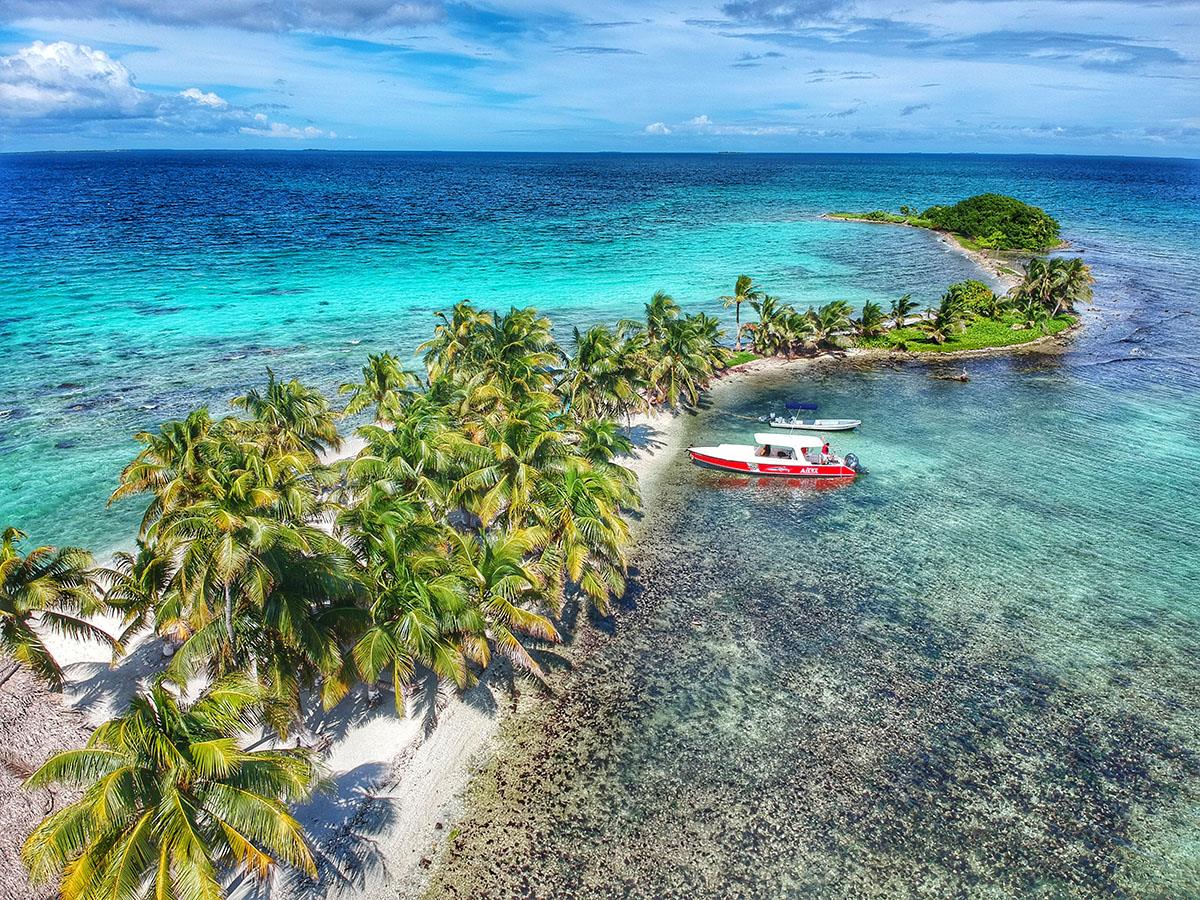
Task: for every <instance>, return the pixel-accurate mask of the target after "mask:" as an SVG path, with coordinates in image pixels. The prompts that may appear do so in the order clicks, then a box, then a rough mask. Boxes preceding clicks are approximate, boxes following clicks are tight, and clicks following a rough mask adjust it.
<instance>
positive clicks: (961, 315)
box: [920, 291, 966, 344]
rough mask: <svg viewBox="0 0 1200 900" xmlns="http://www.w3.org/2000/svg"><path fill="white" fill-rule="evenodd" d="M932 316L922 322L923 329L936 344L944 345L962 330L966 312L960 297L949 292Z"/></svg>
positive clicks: (932, 311)
mask: <svg viewBox="0 0 1200 900" xmlns="http://www.w3.org/2000/svg"><path fill="white" fill-rule="evenodd" d="M930 313H931V314H930V316H929V318H928V319H926V320H925V321H923V322H921V326H920V327H921V329H922V330H923V331H924V332H925V334H926V336H928V338H929V339H930V340H931V341H933V342H934V343H935V344H944V343H946V341H948V340H950V338H951V337H953V336H954V335H955V334H956V333H957V332H958V331H960V330H961V329H962V326H963V321H964V320H965V318H966V311H965V310H964V309H963V306H962V302H961V300H960V299H959V297H958V295H957V294H955V293H954V292H952V291H947V292H946V293H945V294H943V295H942V300H941V303H939V304H938V307H937V309H935V310H931V311H930Z"/></svg>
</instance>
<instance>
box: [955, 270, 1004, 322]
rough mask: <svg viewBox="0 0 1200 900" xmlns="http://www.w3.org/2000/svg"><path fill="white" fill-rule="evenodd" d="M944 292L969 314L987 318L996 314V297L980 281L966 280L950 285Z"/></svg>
mask: <svg viewBox="0 0 1200 900" xmlns="http://www.w3.org/2000/svg"><path fill="white" fill-rule="evenodd" d="M946 292H947V293H948V294H951V295H953V296H954V299H955V300H956V301H957V302H958V303H959V304H960V305H961V306H962V308H963V309H965V310H967V311H968V312H970V313H974V314H975V315H977V316H989V317H990V316H994V315H995V314H996V311H997V308H998V302H997V298H996V295H995V293H994V292H993V291H992V289H991V288H990V287H988V286H987V285H986V284H984V283H983V282H982V281H977V280H976V279H974V278H968V279H967V280H966V281H960V282H958V283H956V284H952V285H950V287H948V288H946Z"/></svg>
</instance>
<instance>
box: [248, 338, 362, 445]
mask: <svg viewBox="0 0 1200 900" xmlns="http://www.w3.org/2000/svg"><path fill="white" fill-rule="evenodd" d="M385 356H386V354H385ZM368 368H369V366H368ZM365 377H366V370H364V378H365ZM353 402H354V401H353V400H352V401H351V403H353ZM231 403H232V404H233V405H234V406H235V407H237V408H239V409H244V410H246V411H247V412H249V413H250V415H251V416H252V417H253V419H254V421H255V422H256V423H257V424H258V425H259V426H261V427H262V429H263V431H264V433H265V435H266V438H267V441H268V443H270V444H271V445H272V446H275V447H278V448H279V449H280V450H283V451H285V452H286V451H297V450H302V451H304V452H306V453H311V454H312V455H313V456H319V455H320V454H321V453H323V452H325V451H327V450H337V449H338V448H339V447H341V445H342V439H341V436H340V435H339V434H338V428H337V422H336V420H335V419H334V415H333V411H332V410H330V408H329V401H328V400H326V399H325V395H324V394H322V393H321V392H320V391H318V390H316V389H315V388H310V387H307V386H305V385H303V384H301V383H300V382H299V381H297V380H296V379H294V378H293V379H292V380H291V381H279V380H278V379H276V378H275V373H274V372H273V371H272V370H271V369H269V368H268V369H267V387H266V390H264V391H259V390H257V389H251V390H249V391H247V392H246V393H245V394H243V395H242V396H240V397H234V398H233V400H232V401H231Z"/></svg>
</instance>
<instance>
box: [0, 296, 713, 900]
mask: <svg viewBox="0 0 1200 900" xmlns="http://www.w3.org/2000/svg"><path fill="white" fill-rule="evenodd" d="M720 338H721V331H720V328H719V326H718V323H717V321H716V319H714V318H712V317H709V316H706V315H702V314H701V315H691V316H688V315H684V314H683V313H682V311H681V310H680V308H679V306H678V304H676V303H675V301H674V300H672V299H671V298H670V297H669V296H667V295H666V294H663V293H658V294H655V295H654V297H653V298H652V299H651V301H650V303H648V304H647V305H646V315H645V319H644V321H639V322H631V321H626V322H622V323H620V324H619V325H618V326H617V327H616V328H606V327H604V326H596V327H593V328H591V329H589V330H587V331H584V332H580V331H579V330H578V329H576V331H575V333H574V340H573V346H572V347H571V348H570V350H569V351H565V350H563V349H561V348H560V347H559V345H558V344H557V343H556V342H555V340H554V338H553V336H552V332H551V323H550V321H549V320H548V319H547V318H545V317H544V316H542V315H539V314H538V313H537V311H536V310H534V309H533V308H526V309H512V310H510V311H509V312H507V313H504V314H500V313H495V312H488V311H485V310H482V309H479V308H477V307H475V306H473V305H472V304H471V303H469V302H463V303H459V304H458V305H456V306H455V307H453V309H451V310H449V311H447V312H444V313H439V314H438V324H437V326H436V328H435V330H434V334H433V336H432V337H431V338H430V340H428V341H426V342H425V343H424V344H423V345H422V346H421V348H420V349H419V352H421V353H422V354H423V361H424V365H425V372H424V373H423V374H422V375H418V374H416V373H414V372H412V371H409V370H408V369H406V368H405V366H404V365H403V363H402V362H401V361H400V360H399V359H398V358H397V357H395V356H394V355H392V354H389V353H381V354H377V355H371V356H370V357H369V358H368V360H367V363H366V365H365V366H364V367H363V369H362V377H361V380H359V381H357V382H354V383H350V384H345V385H343V386H342V388H341V392H342V393H343V394H344V395H346V397H347V402H346V405H345V407H344V408H343V409H342V410H340V411H336V410H334V409H333V408H332V407H331V405H330V403H329V401H328V400H327V399H326V398H325V397H324V396H323V395H322V394H321V393H320V392H319V391H317V390H314V389H313V388H310V387H308V386H306V385H303V384H301V383H300V382H298V381H295V380H292V381H284V380H281V379H278V378H276V377H275V375H274V373H272V372H268V379H267V383H266V385H265V386H264V387H263V388H262V389H258V390H252V391H249V392H248V393H246V394H245V395H243V396H241V397H238V398H235V399H234V401H233V406H234V407H235V409H236V410H238V411H239V413H240V414H239V415H229V416H226V417H223V418H215V417H213V416H212V415H211V414H210V412H209V411H208V410H207V409H203V408H202V409H198V410H196V411H194V412H192V413H191V414H189V415H188V416H187V417H186V418H184V419H182V420H179V421H173V422H168V423H166V424H164V425H163V426H161V428H159V429H158V430H157V431H154V432H143V433H141V434H138V435H137V440H138V442H139V443H140V444H141V445H142V449H141V451H140V452H139V453H138V454H137V456H136V458H135V459H134V460H133V461H132V462H131V463H130V464H129V465H128V466H127V467H126V468H125V469H124V471H123V472H122V473H121V476H120V481H119V485H118V487H117V489H116V490H115V491H114V492H113V495H112V502H115V501H119V500H123V499H125V498H130V497H143V498H145V499H146V508H145V512H144V515H143V516H142V520H141V525H140V528H139V533H138V537H137V542H136V548H135V549H134V550H133V551H131V552H126V553H120V554H117V556H116V558H115V560H114V562H113V563H112V565H111V566H109V567H106V568H96V567H95V566H94V564H93V562H92V560H91V558H90V557H89V556H88V555H87V554H86V553H85V552H83V551H81V550H77V549H65V550H53V549H51V548H39V549H36V550H33V551H31V552H29V553H28V554H22V553H21V552H20V548H19V547H18V542H19V541H20V539H21V537H22V535H21V534H20V532H17V531H15V530H12V529H10V530H9V531H6V532H5V533H4V538H3V544H2V547H0V649H3V650H5V651H7V652H8V654H9V655H10V656H11V657H12V659H13V660H14V664H24V665H28V666H29V667H30V668H32V669H33V670H34V671H36V672H38V673H39V674H41V675H42V676H43V677H45V678H46V680H47V681H48V682H50V683H51V684H52V685H54V686H61V684H62V681H63V673H62V671H61V670H60V669H59V668H58V665H57V663H56V662H55V661H54V659H53V656H52V655H51V654H50V653H49V652H48V651H47V650H46V648H45V645H44V644H43V643H42V640H41V637H40V636H39V633H38V631H37V630H36V629H35V628H34V627H33V623H34V620H35V619H38V620H40V627H42V628H52V629H58V630H60V631H63V632H66V633H69V634H74V635H78V636H93V637H96V638H99V639H101V640H106V641H107V642H109V643H110V644H111V645H112V646H113V649H114V653H115V654H116V653H120V652H121V651H122V649H123V647H124V644H125V643H126V642H127V641H128V640H129V639H130V638H131V637H132V636H133V635H134V634H135V633H138V632H142V631H144V630H145V629H147V628H153V629H154V631H155V632H156V633H157V634H158V635H160V636H161V637H162V638H164V639H165V640H166V641H167V642H168V645H169V646H170V647H172V648H173V650H174V652H173V654H172V655H171V657H170V660H169V662H168V663H166V664H165V669H164V672H163V673H162V675H161V677H160V679H158V681H157V682H156V684H155V686H154V687H153V689H152V690H150V691H149V692H147V693H144V694H141V695H139V697H138V698H137V699H136V700H135V701H134V703H133V705H132V706H131V707H130V709H129V711H128V712H127V713H126V714H125V715H123V716H121V717H119V718H117V719H114V720H112V721H111V722H109V723H107V724H106V725H104V726H103V727H101V728H100V729H99V730H97V731H96V732H95V734H94V735H93V737H92V739H91V741H90V742H89V744H88V746H87V747H86V748H85V749H82V750H78V751H71V752H68V753H64V754H59V755H58V756H56V757H54V758H52V759H51V760H50V761H48V762H47V763H46V764H45V765H44V766H43V767H42V768H41V769H40V770H39V771H38V772H37V773H36V774H35V775H34V776H33V778H32V779H31V781H32V783H33V784H35V785H44V784H49V783H51V782H66V783H72V784H75V785H77V786H79V787H80V788H82V789H83V796H82V799H80V800H79V801H78V802H76V803H73V804H71V805H69V806H67V807H65V808H63V809H61V810H59V811H58V812H56V813H54V814H53V815H51V816H50V817H49V818H47V819H46V820H45V821H44V822H43V823H42V824H41V825H40V826H39V827H38V828H37V829H36V830H35V832H34V833H33V835H32V836H31V837H30V838H29V840H28V842H27V843H26V846H25V859H26V862H27V864H28V865H29V868H30V872H31V875H32V877H33V878H34V879H35V880H40V881H46V880H52V879H55V878H60V879H61V882H60V885H61V891H62V894H63V896H64V897H71V898H76V897H77V898H90V897H99V896H101V895H103V896H105V897H124V896H141V895H142V894H144V893H149V892H150V891H151V889H153V893H154V895H155V896H159V897H193V896H217V895H219V893H220V890H221V888H220V884H221V879H222V877H223V876H225V875H227V874H228V873H229V871H230V869H240V870H243V871H247V872H253V873H257V874H264V873H266V872H268V871H270V870H271V868H272V867H273V865H274V864H275V861H276V860H282V861H285V862H287V863H290V864H293V865H296V866H299V867H300V868H301V869H305V870H308V871H312V857H311V853H310V852H309V850H308V847H307V845H306V843H305V841H304V837H303V834H302V832H301V831H300V829H299V826H298V825H296V823H295V821H294V820H293V819H292V818H291V816H290V814H289V813H288V810H287V804H288V803H289V802H291V801H293V800H296V799H298V798H301V797H304V796H307V795H308V793H309V792H311V791H312V789H313V788H314V786H315V784H316V777H317V773H316V766H315V764H314V763H313V761H312V759H311V758H310V757H309V755H308V754H306V753H305V752H304V751H301V750H296V751H278V750H261V751H253V752H250V751H245V750H242V749H239V748H240V747H242V746H243V745H244V744H245V742H246V738H247V736H248V735H252V734H253V735H260V734H272V733H273V734H274V735H277V736H278V737H280V738H282V739H285V740H286V739H287V738H288V737H289V735H291V734H292V732H293V731H294V730H295V729H296V728H297V726H299V725H300V724H301V723H302V722H303V720H304V716H305V711H306V706H307V704H308V698H310V697H311V698H316V697H319V698H320V700H321V702H322V703H323V704H324V705H325V706H326V707H331V706H333V705H334V704H336V703H338V702H339V701H340V700H341V699H342V698H343V697H345V696H346V694H347V693H348V692H349V691H350V690H351V689H352V688H353V686H354V685H355V684H359V683H362V684H366V685H367V686H368V688H370V689H374V688H375V687H376V686H377V685H378V684H380V683H383V682H386V683H388V684H389V685H390V686H391V688H392V690H393V691H394V695H395V702H396V705H397V708H398V709H402V707H403V704H404V700H405V696H406V694H407V693H408V692H409V691H410V690H411V689H412V688H413V686H414V685H415V684H417V683H418V681H419V680H423V679H424V678H426V677H430V676H432V677H433V678H435V679H441V680H445V681H448V682H452V683H453V684H455V685H457V686H458V687H460V688H463V687H466V686H468V685H469V684H471V683H472V682H473V681H474V680H475V679H477V678H478V677H479V674H480V673H481V672H482V671H483V669H484V668H485V667H486V666H487V665H488V664H489V661H490V660H491V658H492V656H493V655H494V654H500V655H501V656H503V657H505V658H507V659H508V660H510V661H511V663H512V665H514V666H515V667H516V668H518V669H520V670H523V671H525V672H528V673H530V674H532V675H533V676H535V677H540V676H541V675H542V666H541V664H540V663H539V661H538V657H539V655H540V654H541V652H542V651H543V650H544V649H545V648H546V647H547V645H550V644H553V643H555V642H557V641H559V640H560V632H559V628H560V625H559V624H557V622H558V621H559V620H560V619H561V614H562V612H563V611H564V607H565V605H566V603H567V601H568V599H570V598H571V597H574V596H577V597H579V598H580V600H582V601H584V602H589V603H590V604H591V605H592V606H593V607H594V608H595V609H596V610H597V612H598V613H599V614H602V615H603V614H607V613H608V612H609V610H610V605H611V602H612V600H613V598H618V597H620V596H621V595H622V594H623V592H624V590H625V575H626V552H627V548H628V543H629V530H628V526H627V523H626V520H625V518H624V517H623V515H622V512H623V511H624V510H628V509H632V508H635V507H636V506H637V505H638V504H639V502H640V500H639V494H638V487H637V479H636V476H635V475H634V474H633V472H632V471H630V470H629V469H627V468H625V467H623V466H621V465H620V464H619V463H618V462H617V458H618V457H619V456H620V455H621V454H623V453H626V452H628V451H630V450H631V443H630V440H629V438H628V437H627V436H626V435H625V433H623V432H622V431H621V429H620V428H619V427H618V425H617V421H616V420H617V419H619V418H620V417H628V416H630V415H631V414H633V413H635V412H638V411H641V410H645V409H648V408H649V407H652V406H655V405H668V406H678V405H680V404H692V403H695V402H696V400H697V399H698V396H699V394H700V392H701V391H702V389H703V388H704V386H705V385H706V384H707V382H708V381H709V380H710V379H711V378H712V377H713V375H714V374H715V373H716V372H717V371H718V370H719V369H720V368H722V367H723V366H724V365H725V363H726V359H727V355H728V351H727V350H726V349H725V348H724V347H723V346H722V345H721V343H720ZM359 413H369V414H370V416H371V418H372V419H373V420H374V421H373V424H370V425H366V426H363V427H361V428H360V429H359V436H360V438H361V440H362V441H363V443H364V446H363V448H362V449H361V451H360V452H358V453H357V454H356V455H354V456H352V457H349V458H342V459H339V460H336V461H328V458H329V455H330V453H331V451H335V450H337V449H338V448H339V447H340V446H341V437H340V433H339V429H338V422H339V419H340V418H342V417H344V416H350V415H356V414H359ZM102 609H103V610H108V611H111V612H114V613H116V614H118V615H119V616H120V617H121V618H122V622H123V631H122V633H121V634H120V635H119V636H118V637H116V638H111V637H109V636H107V635H106V634H105V633H104V632H103V631H101V630H100V629H97V628H95V627H94V626H92V625H91V624H89V623H88V621H87V619H86V617H87V616H88V614H90V613H93V612H96V611H99V610H102ZM0 677H2V676H0ZM196 684H200V685H207V687H206V688H204V689H202V690H201V691H200V692H199V695H198V696H197V697H196V698H195V699H193V700H191V701H188V700H185V699H184V698H185V697H186V696H188V695H189V692H188V691H187V690H186V686H188V685H192V686H193V687H194V686H195V685H196ZM192 693H195V692H194V691H193V692H192Z"/></svg>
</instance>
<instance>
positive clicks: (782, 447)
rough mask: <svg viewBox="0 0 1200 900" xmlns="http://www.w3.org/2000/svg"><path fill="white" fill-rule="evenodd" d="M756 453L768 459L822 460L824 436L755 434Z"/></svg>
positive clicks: (813, 461)
mask: <svg viewBox="0 0 1200 900" xmlns="http://www.w3.org/2000/svg"><path fill="white" fill-rule="evenodd" d="M754 443H755V447H754V455H755V456H756V457H759V458H768V459H791V460H798V461H803V462H809V463H817V462H820V456H821V448H822V447H824V446H825V444H826V443H827V441H826V439H825V438H823V437H809V436H807V435H791V434H756V435H754Z"/></svg>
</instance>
